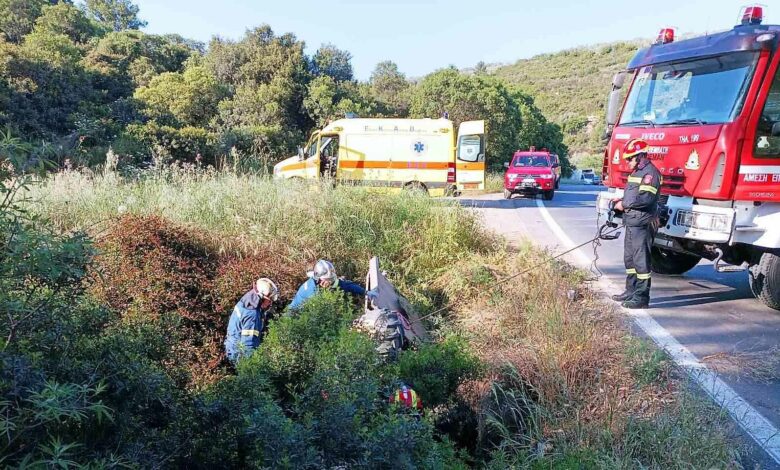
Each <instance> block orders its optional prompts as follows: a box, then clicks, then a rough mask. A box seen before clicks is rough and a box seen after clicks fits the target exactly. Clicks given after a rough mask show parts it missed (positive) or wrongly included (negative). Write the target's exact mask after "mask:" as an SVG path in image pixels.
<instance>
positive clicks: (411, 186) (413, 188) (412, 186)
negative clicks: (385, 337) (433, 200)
mask: <svg viewBox="0 0 780 470" xmlns="http://www.w3.org/2000/svg"><path fill="white" fill-rule="evenodd" d="M404 189H405V190H406V191H409V192H410V193H413V194H424V195H426V196H427V195H428V188H426V187H425V185H424V184H422V183H420V182H419V181H412V182H411V183H406V184H405V185H404Z"/></svg>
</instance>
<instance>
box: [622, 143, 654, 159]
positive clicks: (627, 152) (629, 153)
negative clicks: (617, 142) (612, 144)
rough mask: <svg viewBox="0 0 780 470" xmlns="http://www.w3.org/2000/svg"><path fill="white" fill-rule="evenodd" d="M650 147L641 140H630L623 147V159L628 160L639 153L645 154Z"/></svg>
mask: <svg viewBox="0 0 780 470" xmlns="http://www.w3.org/2000/svg"><path fill="white" fill-rule="evenodd" d="M649 148H650V145H649V144H648V143H647V142H645V141H644V140H642V139H631V140H629V141H628V142H627V143H626V146H625V147H623V158H625V159H626V160H628V159H629V158H633V157H636V156H637V155H639V154H640V153H647V151H648V149H649Z"/></svg>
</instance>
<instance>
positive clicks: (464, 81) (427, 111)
mask: <svg viewBox="0 0 780 470" xmlns="http://www.w3.org/2000/svg"><path fill="white" fill-rule="evenodd" d="M445 112H447V113H448V114H449V117H450V119H452V120H453V121H455V124H456V125H457V124H459V123H461V122H463V121H471V120H479V119H484V120H485V122H486V132H487V152H488V158H491V157H492V158H493V160H494V161H503V159H507V158H508V157H509V156H510V155H511V154H512V152H514V150H516V148H517V138H518V132H519V131H520V128H521V116H520V109H519V107H518V105H517V103H516V102H515V101H514V100H513V99H512V96H511V95H510V93H509V91H508V90H507V89H506V87H504V85H503V84H501V83H500V82H499V81H498V80H496V79H493V78H490V77H481V76H475V75H466V74H462V73H460V72H459V71H458V70H457V69H454V68H448V69H443V70H440V71H438V72H434V73H432V74H430V75H428V76H426V77H425V78H424V79H423V80H422V81H421V82H420V84H419V85H418V86H417V87H415V89H414V90H413V92H412V101H411V115H412V116H413V117H417V118H424V117H439V116H441V115H442V114H443V113H445Z"/></svg>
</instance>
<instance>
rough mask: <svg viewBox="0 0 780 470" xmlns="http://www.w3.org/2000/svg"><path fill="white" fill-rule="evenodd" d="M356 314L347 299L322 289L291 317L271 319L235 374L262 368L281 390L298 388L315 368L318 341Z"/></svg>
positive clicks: (333, 332)
mask: <svg viewBox="0 0 780 470" xmlns="http://www.w3.org/2000/svg"><path fill="white" fill-rule="evenodd" d="M356 317H357V313H356V311H355V310H354V308H353V307H352V306H351V304H350V303H349V301H348V299H347V298H346V297H345V296H344V295H343V294H341V293H339V292H328V291H324V292H321V293H319V294H318V295H316V296H314V297H312V298H311V299H309V301H308V302H306V303H305V304H304V305H303V307H302V308H301V310H300V312H299V313H298V314H296V315H295V316H287V317H282V318H280V319H277V320H275V321H273V322H272V323H271V325H270V327H269V331H268V334H267V335H266V337H265V339H264V340H263V343H262V345H261V346H260V349H259V350H258V352H257V353H255V354H254V355H252V357H251V358H249V359H247V360H245V361H242V362H241V363H240V364H239V373H249V371H251V370H254V369H261V370H263V371H265V372H266V373H267V374H268V376H269V377H270V378H271V380H272V381H273V382H274V383H275V384H276V385H277V386H278V387H279V388H280V389H281V390H282V391H287V390H285V386H288V387H290V388H292V389H293V390H300V389H301V387H302V386H304V384H306V382H307V380H308V379H309V378H310V377H311V376H312V374H313V373H314V371H315V370H316V365H317V361H318V359H320V358H319V357H318V353H319V349H320V345H321V343H323V342H325V341H326V340H328V339H330V338H334V337H337V336H338V334H339V332H340V331H341V330H342V329H344V328H346V326H347V325H349V324H350V322H351V321H352V320H353V319H354V318H356Z"/></svg>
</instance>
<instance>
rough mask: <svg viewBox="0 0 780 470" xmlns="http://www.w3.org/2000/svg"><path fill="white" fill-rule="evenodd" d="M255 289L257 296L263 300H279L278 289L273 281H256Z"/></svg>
mask: <svg viewBox="0 0 780 470" xmlns="http://www.w3.org/2000/svg"><path fill="white" fill-rule="evenodd" d="M255 289H256V290H257V293H258V295H260V297H262V298H264V299H268V300H270V301H272V302H276V301H277V300H279V288H278V287H276V284H274V281H272V280H270V279H268V278H267V277H261V278H260V279H258V280H257V282H256V283H255Z"/></svg>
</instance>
